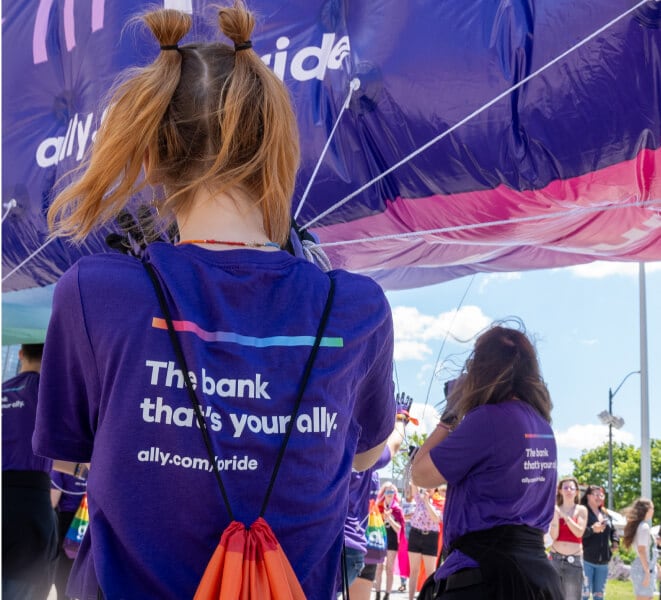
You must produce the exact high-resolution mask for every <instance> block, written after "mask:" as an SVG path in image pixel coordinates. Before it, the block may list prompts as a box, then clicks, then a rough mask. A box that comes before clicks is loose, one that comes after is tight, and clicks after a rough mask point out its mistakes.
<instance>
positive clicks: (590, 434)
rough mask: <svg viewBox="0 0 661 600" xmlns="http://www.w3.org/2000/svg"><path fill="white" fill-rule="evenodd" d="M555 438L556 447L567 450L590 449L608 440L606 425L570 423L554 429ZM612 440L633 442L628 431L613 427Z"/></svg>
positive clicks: (632, 437) (626, 442)
mask: <svg viewBox="0 0 661 600" xmlns="http://www.w3.org/2000/svg"><path fill="white" fill-rule="evenodd" d="M555 440H556V443H557V445H558V448H564V449H568V450H592V449H593V448H596V447H597V446H601V444H603V443H604V442H606V441H607V440H608V427H607V426H606V425H595V424H588V425H572V426H571V427H570V428H569V429H566V430H565V431H556V432H555ZM613 442H615V443H623V444H633V442H634V436H633V434H632V433H629V432H628V431H621V430H618V429H613Z"/></svg>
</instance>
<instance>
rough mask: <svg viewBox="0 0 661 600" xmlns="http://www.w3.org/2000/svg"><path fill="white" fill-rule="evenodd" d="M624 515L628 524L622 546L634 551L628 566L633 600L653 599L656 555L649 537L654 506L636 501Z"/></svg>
mask: <svg viewBox="0 0 661 600" xmlns="http://www.w3.org/2000/svg"><path fill="white" fill-rule="evenodd" d="M625 515H626V518H627V523H626V525H625V526H624V535H623V536H622V545H623V546H624V547H625V548H633V549H634V550H635V551H636V558H635V559H634V561H633V562H632V563H631V581H632V583H633V591H634V594H635V595H636V600H646V599H648V598H652V597H653V596H654V587H655V585H656V579H657V575H656V574H657V569H658V565H657V559H658V553H657V549H656V544H655V543H654V540H653V539H652V533H651V527H652V517H653V516H654V504H653V503H652V501H651V500H649V499H648V498H638V499H637V500H635V501H634V502H633V504H631V506H629V507H628V508H627V510H626V511H625Z"/></svg>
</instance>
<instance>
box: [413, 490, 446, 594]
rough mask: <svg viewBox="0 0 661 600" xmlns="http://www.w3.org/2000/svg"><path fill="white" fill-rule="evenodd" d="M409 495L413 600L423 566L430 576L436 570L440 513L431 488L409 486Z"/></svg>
mask: <svg viewBox="0 0 661 600" xmlns="http://www.w3.org/2000/svg"><path fill="white" fill-rule="evenodd" d="M410 488H411V489H410V493H411V496H412V497H413V500H414V502H415V509H414V511H413V515H412V516H411V531H410V533H409V540H408V544H409V600H413V598H414V597H415V594H416V591H417V589H418V576H419V575H420V569H421V567H422V565H423V564H424V567H425V573H427V575H430V574H431V573H433V572H434V569H435V568H436V556H437V552H438V537H439V523H440V521H441V518H442V515H441V511H440V510H439V509H438V508H437V507H436V506H435V505H434V502H433V498H432V496H433V493H434V490H433V489H431V488H428V489H427V488H419V487H418V486H416V485H414V484H411V485H410Z"/></svg>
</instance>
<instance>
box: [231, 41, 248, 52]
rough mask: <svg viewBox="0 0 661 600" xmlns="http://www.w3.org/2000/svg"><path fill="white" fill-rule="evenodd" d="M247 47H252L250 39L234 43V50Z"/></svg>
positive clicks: (238, 50)
mask: <svg viewBox="0 0 661 600" xmlns="http://www.w3.org/2000/svg"><path fill="white" fill-rule="evenodd" d="M249 48H252V42H251V41H250V40H247V41H245V42H241V43H240V44H234V52H241V50H248V49H249Z"/></svg>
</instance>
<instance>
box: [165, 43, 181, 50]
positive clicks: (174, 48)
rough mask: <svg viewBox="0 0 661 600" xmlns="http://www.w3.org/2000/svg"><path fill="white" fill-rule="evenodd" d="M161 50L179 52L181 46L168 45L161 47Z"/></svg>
mask: <svg viewBox="0 0 661 600" xmlns="http://www.w3.org/2000/svg"><path fill="white" fill-rule="evenodd" d="M161 50H179V46H178V45H177V44H166V45H164V46H161Z"/></svg>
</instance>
